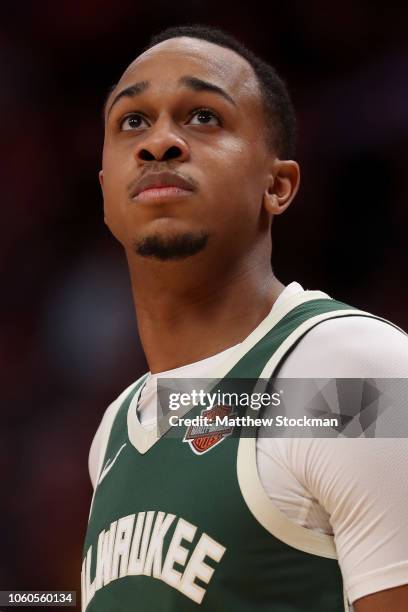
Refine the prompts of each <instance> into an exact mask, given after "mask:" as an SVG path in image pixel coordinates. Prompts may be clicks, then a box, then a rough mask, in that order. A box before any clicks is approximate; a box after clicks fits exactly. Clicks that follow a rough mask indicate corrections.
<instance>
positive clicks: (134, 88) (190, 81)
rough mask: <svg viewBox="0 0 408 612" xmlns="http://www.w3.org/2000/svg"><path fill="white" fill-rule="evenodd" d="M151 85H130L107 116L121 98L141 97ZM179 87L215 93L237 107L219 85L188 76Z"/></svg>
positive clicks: (112, 105) (121, 93)
mask: <svg viewBox="0 0 408 612" xmlns="http://www.w3.org/2000/svg"><path fill="white" fill-rule="evenodd" d="M149 85H150V83H149V81H139V83H134V84H133V85H130V86H129V87H126V88H125V89H122V91H120V92H119V93H118V94H116V96H115V97H114V99H113V101H112V103H111V105H110V107H109V110H108V113H107V116H109V113H110V112H111V110H112V108H113V107H114V105H115V104H116V103H117V102H118V101H119V100H120V99H121V98H134V97H136V96H138V95H140V94H141V93H143V92H144V91H145V90H146V89H148V87H149ZM177 85H184V86H185V87H188V88H189V89H191V90H192V91H208V92H210V93H215V94H217V95H219V96H222V97H223V98H224V99H225V100H227V101H228V102H229V103H230V104H232V105H233V106H236V105H237V104H236V102H235V100H234V99H233V98H231V96H230V95H229V94H228V93H227V92H226V91H225V90H224V89H222V87H219V86H218V85H215V84H214V83H210V82H209V81H203V80H202V79H199V78H197V77H194V76H190V75H186V76H182V77H180V79H179V80H178V82H177Z"/></svg>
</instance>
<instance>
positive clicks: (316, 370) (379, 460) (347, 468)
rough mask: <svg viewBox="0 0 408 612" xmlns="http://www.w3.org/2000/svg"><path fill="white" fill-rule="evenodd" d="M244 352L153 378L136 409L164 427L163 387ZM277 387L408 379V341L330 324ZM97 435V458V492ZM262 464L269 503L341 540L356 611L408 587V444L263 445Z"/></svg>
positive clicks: (291, 290)
mask: <svg viewBox="0 0 408 612" xmlns="http://www.w3.org/2000/svg"><path fill="white" fill-rule="evenodd" d="M301 292H303V288H302V287H301V286H300V285H299V284H298V283H291V284H290V285H288V286H287V287H286V288H285V289H284V291H283V292H282V293H281V294H280V295H279V297H278V299H277V300H276V302H275V303H274V306H273V308H276V306H277V305H278V304H279V305H280V304H281V303H282V302H283V301H284V300H286V299H287V298H288V297H290V296H292V295H295V294H297V293H301ZM236 346H238V345H235V346H233V347H230V348H228V349H226V350H225V351H222V352H221V353H217V354H216V355H213V356H211V357H208V358H207V359H203V360H201V361H198V362H195V363H192V364H188V365H184V366H182V367H179V368H175V369H173V370H168V371H166V372H160V373H159V374H151V373H149V375H148V378H147V381H146V384H145V386H144V388H143V390H142V393H141V396H140V399H139V404H138V416H139V420H140V421H141V423H142V425H143V427H145V428H146V429H152V428H154V427H155V425H156V415H157V410H156V385H157V379H158V378H161V377H164V378H171V377H175V378H206V377H211V375H210V372H211V373H212V372H213V371H214V366H216V365H217V363H218V362H220V363H221V362H222V361H223V360H224V359H225V357H226V356H227V355H228V353H229V352H231V351H233V350H234V349H235V348H236ZM322 348H324V350H322ZM345 356H346V358H345ZM279 377H282V378H408V337H407V336H405V335H404V334H402V333H401V332H400V331H398V330H397V329H395V328H394V327H392V326H391V325H388V324H386V323H384V322H382V321H379V320H377V319H371V318H367V317H358V316H348V317H345V318H339V319H332V320H329V321H325V322H323V323H320V324H319V325H317V326H316V327H315V328H313V329H312V330H310V331H309V332H308V333H307V334H306V336H305V337H304V338H303V339H302V340H301V341H300V342H299V343H298V345H297V346H296V347H295V349H294V350H293V351H292V352H291V354H290V355H289V356H288V357H287V359H286V360H285V361H284V364H283V366H282V368H281V370H280V372H279ZM99 431H100V428H99V429H98V432H99ZM98 432H97V434H96V435H95V438H94V441H93V443H92V447H91V451H90V457H89V469H90V473H91V480H92V482H93V483H95V480H96V472H97V466H98V459H99V442H98ZM257 463H258V471H259V477H260V480H261V482H262V484H263V486H264V488H265V490H266V492H267V494H268V496H269V497H270V499H271V500H272V501H273V503H274V504H275V505H276V506H277V507H278V508H279V509H280V510H281V511H282V512H284V513H285V514H286V515H287V516H288V518H289V519H291V520H293V521H294V522H295V523H297V524H299V525H302V526H303V527H306V528H309V529H312V530H315V531H319V532H322V533H327V534H334V537H335V544H336V549H337V554H338V558H339V564H340V567H341V570H342V573H343V578H344V583H345V588H346V592H347V595H348V598H349V600H350V601H351V602H353V601H355V600H356V599H358V598H360V597H362V596H364V595H367V594H369V593H373V592H376V591H379V590H382V589H385V588H392V587H394V586H399V585H401V584H405V583H407V582H408V512H407V509H408V478H407V475H408V441H407V440H406V439H403V438H401V439H399V438H398V439H334V440H333V439H326V438H314V439H313V438H302V439H299V438H279V439H278V438H267V437H259V438H258V440H257Z"/></svg>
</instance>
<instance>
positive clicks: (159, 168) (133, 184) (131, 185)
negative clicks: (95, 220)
mask: <svg viewBox="0 0 408 612" xmlns="http://www.w3.org/2000/svg"><path fill="white" fill-rule="evenodd" d="M158 172H171V173H172V174H174V175H175V176H178V177H180V178H181V179H185V180H187V181H189V182H190V183H191V184H192V186H193V187H194V188H195V189H197V188H198V182H197V181H196V180H195V179H193V177H192V176H189V175H188V174H182V173H181V172H177V171H176V170H173V169H172V168H169V167H166V166H155V167H153V166H149V167H148V168H146V170H144V171H142V173H141V174H140V176H136V177H135V178H133V179H132V180H131V181H130V183H128V185H127V187H126V189H127V192H128V194H129V195H131V194H132V193H134V190H135V188H136V187H137V184H138V183H139V181H141V180H142V178H143V177H144V176H146V175H149V174H157V173H158Z"/></svg>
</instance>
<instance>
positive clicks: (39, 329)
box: [0, 0, 408, 609]
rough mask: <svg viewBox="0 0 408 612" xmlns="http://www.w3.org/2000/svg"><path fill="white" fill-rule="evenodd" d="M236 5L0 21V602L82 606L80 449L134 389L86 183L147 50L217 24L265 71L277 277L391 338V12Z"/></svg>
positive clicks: (397, 85) (112, 259)
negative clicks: (122, 85) (289, 112)
mask: <svg viewBox="0 0 408 612" xmlns="http://www.w3.org/2000/svg"><path fill="white" fill-rule="evenodd" d="M234 6H235V8H234V10H233V11H232V10H230V9H229V8H228V5H227V4H226V5H225V7H223V4H222V3H220V2H215V1H214V0H208V1H207V2H205V3H201V2H197V1H196V0H189V1H186V0H180V1H179V2H177V3H165V2H156V1H155V0H152V2H149V3H144V4H143V3H133V2H130V1H128V0H125V1H122V2H116V1H114V0H104V2H102V3H100V2H97V1H96V0H81V1H79V0H76V1H74V2H72V1H69V0H62V1H59V2H53V3H35V2H26V3H23V5H21V4H18V5H17V4H16V5H15V6H14V7H13V6H8V9H7V14H6V19H4V20H3V23H2V26H1V30H0V33H1V38H0V65H1V71H2V86H1V90H0V104H1V109H2V117H3V122H2V130H1V134H2V138H1V143H2V163H1V170H2V176H3V178H2V181H1V188H2V198H1V199H2V213H1V215H2V227H3V231H2V239H1V241H0V262H1V263H0V265H1V271H2V284H3V290H2V300H1V319H0V325H1V332H0V339H1V341H0V359H1V366H2V368H1V370H2V374H3V377H2V380H3V383H2V390H1V391H2V393H1V401H2V427H1V428H0V461H1V463H0V465H1V477H2V492H3V495H2V504H1V507H2V553H1V555H0V590H5V589H19V590H23V589H44V590H45V589H54V590H56V589H64V590H69V589H76V590H77V592H78V596H79V584H80V563H81V556H82V550H81V549H82V541H83V537H84V533H85V529H86V522H87V518H88V511H89V504H90V499H91V485H90V481H89V475H88V466H87V460H88V451H89V446H90V443H91V440H92V436H93V434H94V432H95V430H96V428H97V426H98V424H99V421H100V418H101V416H102V414H103V412H104V410H105V408H106V407H107V405H108V404H109V403H110V402H111V401H112V400H113V399H114V398H115V397H116V396H117V395H118V394H119V393H120V392H121V391H122V390H123V389H124V388H125V387H126V386H127V385H129V384H130V382H131V381H133V380H135V379H136V378H137V377H138V376H139V375H140V374H142V373H143V372H144V371H146V363H145V360H144V357H143V353H142V351H141V347H140V343H139V340H138V335H137V327H136V321H135V316H134V309H133V304H132V300H131V291H130V284H129V280H128V275H127V267H126V260H125V257H124V255H123V253H122V251H121V248H120V247H119V246H118V245H117V243H116V242H115V240H114V239H113V237H111V236H110V234H109V232H108V230H107V228H106V227H105V226H104V223H103V213H102V198H101V193H100V189H99V185H98V180H97V172H98V170H99V168H100V163H101V161H100V160H101V149H102V141H103V127H102V119H101V108H102V104H103V100H104V97H105V95H106V92H107V90H108V89H109V87H110V86H111V85H112V84H113V83H114V82H115V81H116V80H117V79H118V77H119V76H120V74H121V72H122V71H123V69H124V68H125V67H126V66H127V64H128V63H130V61H131V60H132V59H133V58H134V57H135V56H136V55H137V54H138V53H139V52H140V50H141V48H142V47H143V46H144V45H146V44H147V43H148V40H149V37H150V35H152V34H154V33H156V32H158V31H160V30H161V29H163V28H164V27H167V26H169V25H178V24H183V23H192V22H200V23H207V24H210V25H217V26H219V27H221V28H224V29H226V30H227V31H229V32H231V33H232V34H234V35H236V36H237V37H238V38H240V39H241V40H242V41H243V42H244V43H246V44H247V45H248V46H249V47H250V48H251V49H252V50H253V51H255V52H256V53H258V54H259V55H261V56H262V57H263V58H264V59H266V60H267V61H269V62H271V63H272V64H273V65H275V67H276V68H277V69H278V71H279V72H280V73H281V75H282V76H283V77H284V79H285V80H286V82H287V84H288V87H289V90H290V91H291V93H292V96H293V99H294V103H295V107H296V111H297V114H298V118H299V128H300V135H299V152H298V158H297V159H298V160H299V162H300V164H301V169H302V185H301V189H300V193H299V195H298V196H297V198H296V201H295V202H294V204H292V206H291V207H290V208H289V209H288V211H287V212H286V213H285V215H283V216H282V217H281V218H279V219H278V220H277V222H276V225H275V226H274V269H275V273H276V274H277V276H278V278H279V279H280V280H282V282H284V283H285V284H287V283H289V282H291V281H293V280H296V281H298V282H300V283H301V284H303V286H304V287H305V288H308V289H321V290H323V291H326V292H327V293H329V294H330V295H332V296H333V297H336V298H338V299H340V300H342V301H345V302H348V303H351V304H353V305H355V306H357V307H360V308H363V309H366V310H370V311H371V312H374V313H375V314H378V315H380V316H383V317H386V318H388V319H390V320H391V321H393V322H395V323H396V324H398V325H400V326H402V327H404V328H405V329H407V328H408V312H407V307H406V304H407V298H408V288H407V282H406V270H407V267H408V261H407V259H408V258H407V249H406V227H407V222H408V206H407V200H408V197H407V196H408V173H407V171H406V168H407V165H408V146H407V145H408V103H407V101H408V81H407V79H406V75H407V74H408V39H407V35H406V17H407V16H408V14H405V15H404V14H403V9H402V8H400V9H399V10H400V13H399V14H398V13H396V12H395V11H394V12H392V11H388V12H376V10H375V8H374V5H373V4H372V3H365V2H363V3H355V2H352V1H351V0H343V2H341V3H336V4H335V5H333V3H327V2H323V1H315V2H307V3H300V2H299V3H297V2H293V3H290V2H289V3H284V4H282V3H278V2H274V1H272V0H271V2H269V3H268V9H266V8H264V9H262V10H261V9H260V7H259V8H257V7H255V10H254V13H253V14H251V13H248V5H247V3H241V4H240V3H239V2H238V3H235V5H234ZM400 6H401V7H402V6H403V5H400ZM266 11H267V12H266ZM48 609H50V608H48Z"/></svg>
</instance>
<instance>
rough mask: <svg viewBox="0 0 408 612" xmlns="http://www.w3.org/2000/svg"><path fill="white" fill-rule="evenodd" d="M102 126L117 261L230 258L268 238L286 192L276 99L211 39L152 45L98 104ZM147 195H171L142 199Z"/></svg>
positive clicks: (281, 89) (287, 132)
mask: <svg viewBox="0 0 408 612" xmlns="http://www.w3.org/2000/svg"><path fill="white" fill-rule="evenodd" d="M105 117H106V120H105V143H104V155H103V171H102V172H101V184H102V188H103V192H104V202H105V220H106V223H107V224H108V226H109V227H110V229H111V231H112V232H113V233H114V235H115V236H116V237H117V238H118V240H119V241H120V242H121V243H122V244H123V246H124V247H125V249H126V251H127V253H128V255H129V253H136V254H137V255H139V256H147V257H156V258H159V259H174V258H185V257H188V256H190V255H193V254H196V253H198V252H200V251H202V250H204V249H206V248H214V249H216V251H218V253H219V254H222V252H223V248H224V249H227V248H228V253H229V254H230V255H231V256H234V257H236V256H239V255H240V254H241V253H243V252H245V251H248V250H251V248H253V247H254V245H255V244H256V243H257V242H258V243H259V240H260V239H261V238H262V239H263V240H265V239H266V236H268V237H269V227H270V223H271V220H272V216H273V215H275V214H280V213H281V212H283V210H285V209H286V207H287V206H288V205H289V203H290V202H291V201H292V199H293V197H294V195H295V193H296V191H297V188H298V182H299V169H298V166H297V164H296V162H293V161H287V160H288V158H290V157H292V155H293V151H294V136H295V120H294V113H293V108H292V105H291V102H290V99H289V96H288V94H287V91H286V88H285V86H284V84H283V83H282V81H281V80H280V79H279V77H278V76H277V75H276V72H275V71H274V70H273V68H271V67H269V66H268V65H267V64H265V63H264V62H262V60H260V59H258V58H256V57H255V56H254V55H253V54H252V53H251V52H250V51H248V50H247V49H246V48H245V47H243V46H242V45H241V44H240V43H239V42H238V41H236V40H235V39H234V38H232V37H230V36H229V35H228V34H225V33H223V32H221V31H220V30H216V29H213V28H206V27H203V26H182V27H180V28H172V29H169V30H165V31H164V32H162V33H161V34H159V35H157V36H156V37H154V38H153V39H152V40H151V42H150V44H149V45H148V47H147V48H146V49H145V50H144V52H143V53H142V54H141V55H139V56H138V57H137V58H136V59H135V60H134V62H132V64H130V66H129V67H128V68H127V69H126V71H125V72H124V74H123V75H122V77H121V79H120V81H119V83H118V84H117V85H116V86H115V88H114V89H113V91H112V92H111V94H110V95H109V98H108V100H107V103H106V110H105ZM163 172H167V173H168V174H167V175H163V174H161V173H163ZM169 173H170V174H169ZM159 185H161V186H162V187H163V185H167V186H171V185H173V186H174V187H173V188H171V187H170V188H168V189H167V190H165V189H162V190H161V191H157V190H156V191H154V190H153V189H150V190H147V191H146V190H143V189H144V188H146V187H147V188H149V187H150V188H151V187H152V186H159ZM177 187H178V189H177ZM181 187H184V189H183V190H181ZM141 190H142V191H141ZM140 191H141V192H140ZM139 192H140V193H139Z"/></svg>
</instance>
